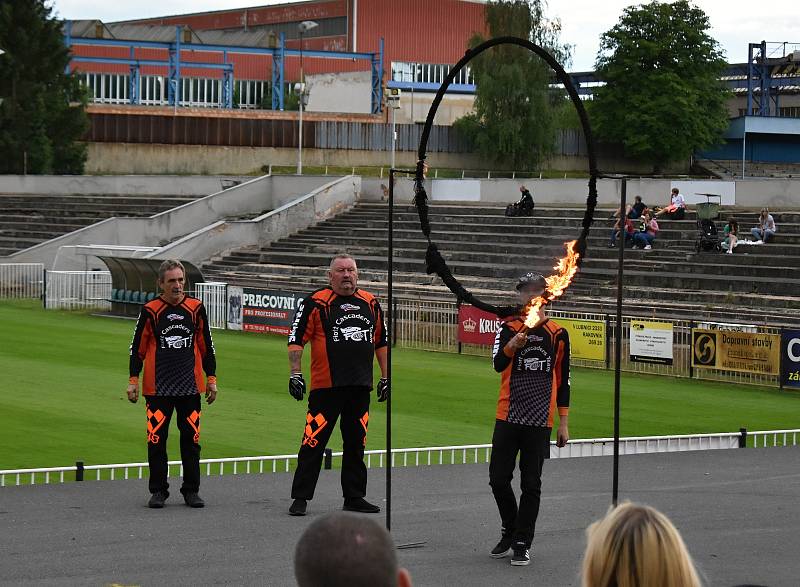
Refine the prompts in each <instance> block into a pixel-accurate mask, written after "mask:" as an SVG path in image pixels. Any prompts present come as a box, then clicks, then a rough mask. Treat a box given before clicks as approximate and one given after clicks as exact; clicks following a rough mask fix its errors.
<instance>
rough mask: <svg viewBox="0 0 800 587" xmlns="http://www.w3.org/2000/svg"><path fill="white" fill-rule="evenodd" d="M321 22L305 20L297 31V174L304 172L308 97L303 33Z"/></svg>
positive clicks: (298, 26)
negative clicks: (298, 62) (298, 74)
mask: <svg viewBox="0 0 800 587" xmlns="http://www.w3.org/2000/svg"><path fill="white" fill-rule="evenodd" d="M318 26H319V24H318V23H316V22H314V21H313V20H304V21H303V22H301V23H300V24H299V25H297V33H298V34H299V35H300V83H299V84H297V85H296V86H295V91H296V92H297V94H298V97H299V101H300V128H299V130H298V137H297V175H302V174H303V107H304V106H305V104H303V102H305V99H306V84H305V80H304V79H303V35H304V34H305V33H306V32H308V31H310V30H311V29H313V28H316V27H318Z"/></svg>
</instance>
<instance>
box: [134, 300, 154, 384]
mask: <svg viewBox="0 0 800 587" xmlns="http://www.w3.org/2000/svg"><path fill="white" fill-rule="evenodd" d="M151 330H152V325H151V324H150V317H149V314H148V312H147V310H145V308H142V310H141V311H140V312H139V319H138V320H137V321H136V328H134V330H133V340H132V341H131V348H130V361H129V367H128V370H129V375H130V376H131V377H138V376H139V373H141V372H142V367H143V366H144V358H145V355H146V353H147V339H148V338H149V335H150V331H151Z"/></svg>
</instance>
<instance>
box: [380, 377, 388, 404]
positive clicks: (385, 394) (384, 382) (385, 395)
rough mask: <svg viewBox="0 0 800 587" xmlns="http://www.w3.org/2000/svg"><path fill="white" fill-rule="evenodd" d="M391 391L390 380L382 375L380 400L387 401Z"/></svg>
mask: <svg viewBox="0 0 800 587" xmlns="http://www.w3.org/2000/svg"><path fill="white" fill-rule="evenodd" d="M390 391H391V390H390V388H389V380H388V379H386V377H381V378H380V381H378V401H379V402H385V401H386V399H387V398H388V397H389V392H390Z"/></svg>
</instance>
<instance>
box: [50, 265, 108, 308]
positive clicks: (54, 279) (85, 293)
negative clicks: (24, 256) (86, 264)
mask: <svg viewBox="0 0 800 587" xmlns="http://www.w3.org/2000/svg"><path fill="white" fill-rule="evenodd" d="M110 300H111V273H110V272H109V271H48V272H47V285H46V288H45V308H47V309H48V310H78V309H88V308H94V309H98V310H109V309H111V301H110Z"/></svg>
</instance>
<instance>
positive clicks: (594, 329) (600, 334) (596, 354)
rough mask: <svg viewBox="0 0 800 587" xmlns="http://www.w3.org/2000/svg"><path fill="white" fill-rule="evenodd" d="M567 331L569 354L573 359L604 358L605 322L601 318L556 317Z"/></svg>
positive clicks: (596, 359)
mask: <svg viewBox="0 0 800 587" xmlns="http://www.w3.org/2000/svg"><path fill="white" fill-rule="evenodd" d="M555 322H557V323H558V325H559V326H562V327H563V328H564V329H565V330H566V331H567V332H568V333H569V351H570V352H569V354H570V358H573V359H588V360H590V361H605V360H606V323H605V322H603V321H602V320H573V319H570V318H556V319H555Z"/></svg>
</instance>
